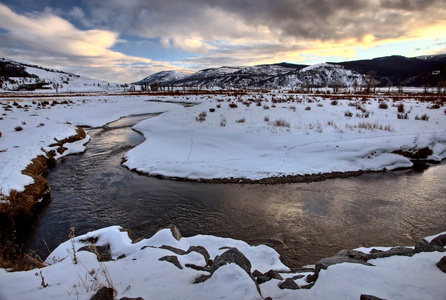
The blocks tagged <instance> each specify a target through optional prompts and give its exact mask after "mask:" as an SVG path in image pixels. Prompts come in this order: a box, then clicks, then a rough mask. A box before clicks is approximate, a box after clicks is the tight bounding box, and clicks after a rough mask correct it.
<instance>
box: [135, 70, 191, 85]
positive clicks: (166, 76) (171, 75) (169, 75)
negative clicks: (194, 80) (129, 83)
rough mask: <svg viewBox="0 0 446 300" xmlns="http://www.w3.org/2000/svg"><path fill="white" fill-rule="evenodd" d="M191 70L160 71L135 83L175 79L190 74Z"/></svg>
mask: <svg viewBox="0 0 446 300" xmlns="http://www.w3.org/2000/svg"><path fill="white" fill-rule="evenodd" d="M191 74H193V72H192V71H161V72H158V73H155V74H152V75H150V76H147V77H145V78H144V79H142V80H140V81H138V82H136V83H135V84H153V83H165V82H170V81H177V80H181V79H182V78H185V77H187V76H190V75H191Z"/></svg>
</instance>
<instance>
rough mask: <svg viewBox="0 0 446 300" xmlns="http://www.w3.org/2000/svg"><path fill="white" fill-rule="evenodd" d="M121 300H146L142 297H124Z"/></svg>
mask: <svg viewBox="0 0 446 300" xmlns="http://www.w3.org/2000/svg"><path fill="white" fill-rule="evenodd" d="M119 300H144V298H142V297H138V298H129V297H122V298H120V299H119Z"/></svg>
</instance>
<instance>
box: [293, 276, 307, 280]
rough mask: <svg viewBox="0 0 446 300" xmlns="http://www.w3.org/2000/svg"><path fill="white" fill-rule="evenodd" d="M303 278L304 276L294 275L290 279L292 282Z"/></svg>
mask: <svg viewBox="0 0 446 300" xmlns="http://www.w3.org/2000/svg"><path fill="white" fill-rule="evenodd" d="M304 277H305V275H296V276H293V277H291V278H292V279H293V280H297V279H301V278H304Z"/></svg>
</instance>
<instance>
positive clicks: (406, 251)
mask: <svg viewBox="0 0 446 300" xmlns="http://www.w3.org/2000/svg"><path fill="white" fill-rule="evenodd" d="M372 251H373V250H372ZM372 251H370V252H371V253H370V254H367V257H369V259H376V258H384V257H390V256H394V255H398V256H413V255H414V254H415V250H414V249H411V248H406V247H394V248H392V249H389V250H387V251H379V250H378V251H377V250H375V251H373V252H372Z"/></svg>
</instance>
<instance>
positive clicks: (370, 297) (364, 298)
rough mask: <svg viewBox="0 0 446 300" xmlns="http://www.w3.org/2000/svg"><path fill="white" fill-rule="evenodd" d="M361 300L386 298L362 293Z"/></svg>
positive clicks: (381, 299)
mask: <svg viewBox="0 0 446 300" xmlns="http://www.w3.org/2000/svg"><path fill="white" fill-rule="evenodd" d="M359 300H385V299H383V298H378V297H375V296H372V295H366V294H362V295H361V297H360V298H359Z"/></svg>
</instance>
